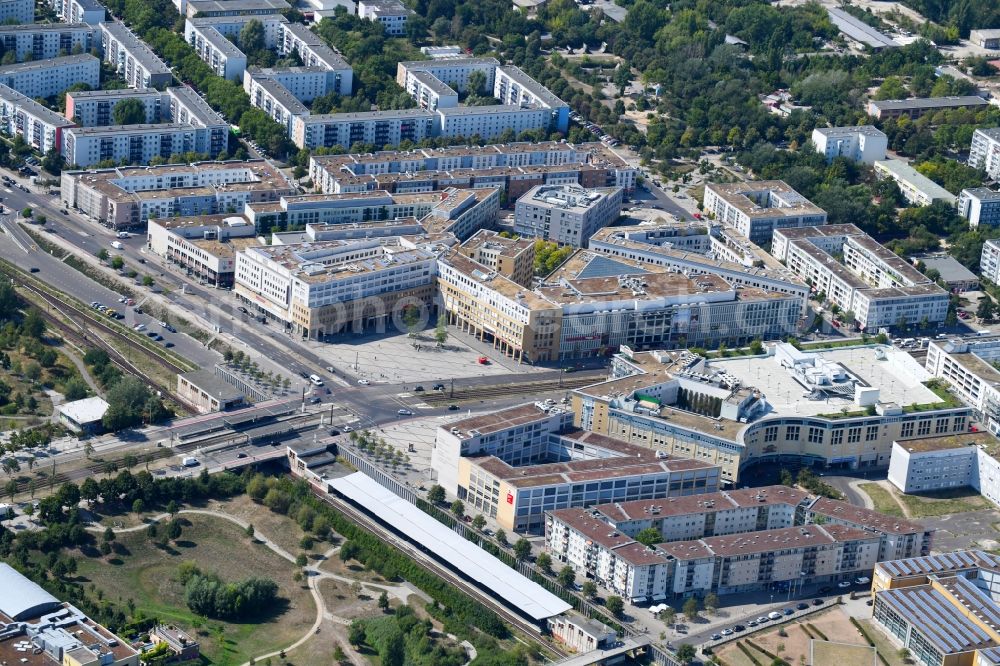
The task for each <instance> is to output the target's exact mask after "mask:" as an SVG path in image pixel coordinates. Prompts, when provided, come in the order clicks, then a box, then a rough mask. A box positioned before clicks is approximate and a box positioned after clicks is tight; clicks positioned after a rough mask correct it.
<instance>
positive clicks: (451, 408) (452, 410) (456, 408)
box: [448, 405, 458, 412]
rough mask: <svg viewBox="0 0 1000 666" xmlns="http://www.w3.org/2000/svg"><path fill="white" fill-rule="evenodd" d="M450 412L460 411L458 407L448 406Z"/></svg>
mask: <svg viewBox="0 0 1000 666" xmlns="http://www.w3.org/2000/svg"><path fill="white" fill-rule="evenodd" d="M448 411H449V412H455V411H458V405H448Z"/></svg>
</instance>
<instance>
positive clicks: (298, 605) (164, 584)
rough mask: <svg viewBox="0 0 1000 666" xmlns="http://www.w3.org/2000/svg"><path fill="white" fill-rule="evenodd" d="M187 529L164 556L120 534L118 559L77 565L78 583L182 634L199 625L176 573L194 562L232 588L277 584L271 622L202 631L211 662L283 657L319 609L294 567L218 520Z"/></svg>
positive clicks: (211, 623)
mask: <svg viewBox="0 0 1000 666" xmlns="http://www.w3.org/2000/svg"><path fill="white" fill-rule="evenodd" d="M184 518H185V519H186V520H187V521H189V522H190V525H189V526H186V527H185V528H184V532H183V534H182V535H181V538H180V539H179V540H178V542H177V544H176V545H171V546H168V547H167V548H165V549H163V550H161V549H159V548H157V547H156V546H155V545H154V544H153V543H152V542H151V541H150V540H149V539H148V538H147V536H146V533H145V531H144V530H140V531H138V532H133V533H127V534H121V535H119V536H118V539H117V540H116V543H117V544H119V545H120V546H121V547H122V552H121V553H120V554H113V555H111V556H110V557H109V558H108V559H107V560H106V559H103V558H90V557H80V558H79V569H78V579H79V581H80V584H82V585H90V584H93V585H95V586H96V587H97V588H98V589H99V590H102V591H103V592H104V595H105V596H106V597H107V598H110V599H114V600H117V599H121V600H123V601H125V600H128V599H131V600H132V601H133V602H134V603H135V605H136V608H137V609H138V610H141V611H143V612H144V613H146V614H147V615H155V616H157V617H159V618H160V619H162V620H169V621H171V622H175V623H177V624H179V625H181V626H182V627H184V628H185V629H189V630H191V629H193V628H194V627H198V626H200V625H201V624H202V622H199V620H198V618H196V617H195V616H194V615H193V614H192V613H191V612H190V611H189V610H188V609H187V606H186V605H185V603H184V597H183V593H184V590H183V587H182V586H181V584H180V583H179V582H178V580H177V578H176V575H177V567H178V565H179V564H180V563H181V562H184V561H185V560H192V561H194V562H196V563H197V564H198V566H199V567H200V568H201V569H202V570H203V571H211V572H214V573H216V574H218V575H219V576H220V577H221V578H222V579H223V580H226V581H233V580H238V579H242V578H247V577H249V576H263V577H268V578H271V579H273V580H274V581H275V582H277V583H278V586H279V590H280V591H279V595H280V597H281V598H282V600H283V602H282V603H281V604H280V605H279V606H278V607H276V608H275V610H274V612H273V614H272V615H270V616H269V617H265V618H262V619H261V620H260V621H259V622H255V623H229V622H222V621H217V620H207V621H204V626H203V627H202V628H201V629H200V630H199V631H198V640H199V641H200V642H201V646H202V653H203V654H204V655H205V656H206V657H207V663H209V664H213V665H216V666H232V665H234V664H242V663H244V662H246V661H247V660H248V659H249V658H250V656H251V655H258V654H262V653H265V652H270V651H272V650H278V649H280V648H282V647H284V646H287V645H289V644H291V643H293V642H294V641H295V640H297V639H298V638H300V637H302V635H304V634H305V633H306V631H308V629H309V627H310V626H311V625H312V622H313V620H314V619H315V615H316V608H315V605H314V604H313V600H312V597H311V596H310V594H309V592H308V591H307V590H306V589H305V588H303V587H302V586H301V584H299V583H296V582H294V581H293V580H292V576H293V574H294V571H295V566H294V565H293V564H291V563H290V562H287V561H286V560H284V559H282V558H281V557H279V556H278V555H277V554H275V553H274V552H272V551H271V550H270V549H268V548H267V547H265V546H261V545H253V544H251V543H250V541H249V539H248V538H247V537H246V535H245V534H244V532H243V530H241V529H240V528H239V527H238V526H237V525H234V524H233V523H231V522H229V521H227V520H222V519H220V518H214V517H211V516H200V515H191V514H188V515H187V516H185V517H184Z"/></svg>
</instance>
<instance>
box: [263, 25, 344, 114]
mask: <svg viewBox="0 0 1000 666" xmlns="http://www.w3.org/2000/svg"><path fill="white" fill-rule="evenodd" d="M277 47H278V53H280V54H281V55H283V56H287V55H289V54H290V53H292V52H293V51H295V52H297V53H298V54H299V58H301V59H302V64H303V65H304V66H306V67H318V68H321V69H323V70H325V71H326V72H327V83H326V89H327V90H328V91H336V92H337V93H339V94H340V95H344V96H347V95H350V94H351V92H352V90H353V86H354V72H353V70H352V69H351V66H350V65H349V64H348V63H347V61H346V60H344V58H343V56H341V55H340V54H339V53H337V51H335V50H334V49H332V48H330V46H328V45H327V43H326V42H324V41H323V40H322V39H321V38H320V36H319V35H317V34H316V33H314V32H313V31H312V30H310V29H309V28H307V27H306V26H304V25H302V24H301V23H280V24H278V43H277Z"/></svg>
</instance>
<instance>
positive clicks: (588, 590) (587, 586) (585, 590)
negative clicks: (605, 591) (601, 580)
mask: <svg viewBox="0 0 1000 666" xmlns="http://www.w3.org/2000/svg"><path fill="white" fill-rule="evenodd" d="M580 592H581V593H582V594H583V596H585V597H587V598H588V599H593V598H594V597H596V596H597V585H595V584H594V583H593V582H592V581H589V580H588V581H584V583H583V585H581V586H580Z"/></svg>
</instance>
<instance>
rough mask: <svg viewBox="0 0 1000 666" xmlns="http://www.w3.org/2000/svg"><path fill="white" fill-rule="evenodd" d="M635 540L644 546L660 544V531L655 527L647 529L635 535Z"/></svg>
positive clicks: (661, 538)
mask: <svg viewBox="0 0 1000 666" xmlns="http://www.w3.org/2000/svg"><path fill="white" fill-rule="evenodd" d="M635 540H636V541H638V542H639V543H641V544H642V545H644V546H652V545H653V544H657V543H662V542H663V536H662V535H661V534H660V530H658V529H656V528H655V527H647V528H646V529H644V530H640V532H639V533H638V534H636V535H635Z"/></svg>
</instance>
